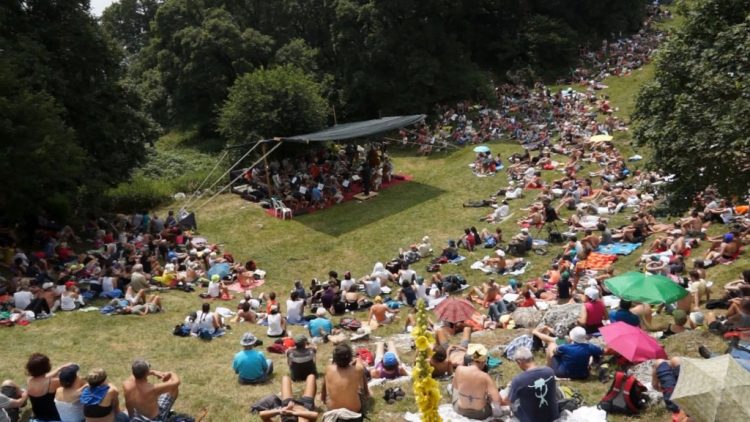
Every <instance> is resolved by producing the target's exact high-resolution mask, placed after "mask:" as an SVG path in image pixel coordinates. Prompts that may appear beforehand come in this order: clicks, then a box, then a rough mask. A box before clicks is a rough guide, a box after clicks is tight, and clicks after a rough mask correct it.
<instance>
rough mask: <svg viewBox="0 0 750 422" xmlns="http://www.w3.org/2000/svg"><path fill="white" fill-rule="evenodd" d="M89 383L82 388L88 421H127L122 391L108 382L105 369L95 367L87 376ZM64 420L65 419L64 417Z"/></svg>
mask: <svg viewBox="0 0 750 422" xmlns="http://www.w3.org/2000/svg"><path fill="white" fill-rule="evenodd" d="M86 382H87V385H86V386H84V387H83V389H82V390H81V404H83V415H84V416H86V421H87V422H94V421H102V422H104V421H107V422H127V421H129V420H130V418H129V417H128V415H126V414H125V413H124V412H121V411H120V391H119V390H118V389H117V387H115V386H114V385H113V384H112V383H110V382H107V373H106V372H105V371H104V369H101V368H98V369H93V370H92V371H91V372H89V374H88V376H86ZM63 420H64V419H63Z"/></svg>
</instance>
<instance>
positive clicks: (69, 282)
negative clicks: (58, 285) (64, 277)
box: [65, 280, 76, 287]
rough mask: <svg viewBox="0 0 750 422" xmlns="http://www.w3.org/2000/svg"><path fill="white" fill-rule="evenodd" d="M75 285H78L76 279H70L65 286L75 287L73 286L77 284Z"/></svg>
mask: <svg viewBox="0 0 750 422" xmlns="http://www.w3.org/2000/svg"><path fill="white" fill-rule="evenodd" d="M75 285H76V282H75V281H73V280H70V281H66V282H65V287H73V286H75Z"/></svg>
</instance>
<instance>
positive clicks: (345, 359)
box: [320, 344, 370, 422]
mask: <svg viewBox="0 0 750 422" xmlns="http://www.w3.org/2000/svg"><path fill="white" fill-rule="evenodd" d="M332 360H333V363H332V364H330V365H328V367H327V368H326V372H325V375H324V376H323V385H321V391H320V399H321V400H322V401H323V403H325V404H326V407H327V408H328V410H336V409H347V410H349V411H352V412H355V413H359V414H360V417H359V418H356V419H348V420H349V421H350V422H361V421H362V420H363V416H361V414H362V413H363V408H364V405H365V403H364V401H365V400H367V399H368V398H369V397H370V389H369V388H368V387H367V377H366V375H365V368H364V366H363V365H362V364H360V363H359V361H353V352H352V348H351V346H349V345H348V344H337V345H336V347H335V348H334V349H333V357H332Z"/></svg>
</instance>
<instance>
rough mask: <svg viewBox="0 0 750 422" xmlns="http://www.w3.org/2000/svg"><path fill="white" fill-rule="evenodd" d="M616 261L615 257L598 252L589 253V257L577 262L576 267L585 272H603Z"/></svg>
mask: <svg viewBox="0 0 750 422" xmlns="http://www.w3.org/2000/svg"><path fill="white" fill-rule="evenodd" d="M615 261H617V255H607V254H603V253H598V252H591V254H589V257H588V258H587V259H585V260H583V261H579V262H578V264H576V265H577V267H578V268H579V269H587V270H605V269H607V268H609V266H610V265H612V263H613V262H615Z"/></svg>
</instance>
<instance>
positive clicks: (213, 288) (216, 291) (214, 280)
mask: <svg viewBox="0 0 750 422" xmlns="http://www.w3.org/2000/svg"><path fill="white" fill-rule="evenodd" d="M205 297H209V298H212V299H223V298H229V297H230V296H229V289H228V288H227V286H226V285H225V284H224V283H222V281H221V277H220V276H219V275H218V274H214V275H212V276H211V281H210V282H209V283H208V291H207V292H206V296H205Z"/></svg>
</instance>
